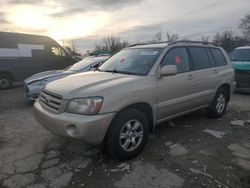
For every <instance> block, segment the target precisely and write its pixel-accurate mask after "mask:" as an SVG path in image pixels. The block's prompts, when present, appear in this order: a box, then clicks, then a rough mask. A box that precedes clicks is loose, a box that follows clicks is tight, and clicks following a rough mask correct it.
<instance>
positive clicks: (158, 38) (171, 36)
mask: <svg viewBox="0 0 250 188" xmlns="http://www.w3.org/2000/svg"><path fill="white" fill-rule="evenodd" d="M178 39H179V35H178V34H176V33H171V32H169V31H167V32H166V34H165V35H164V34H163V32H162V31H158V32H156V33H155V36H154V38H153V40H152V42H163V41H169V42H172V41H176V40H178Z"/></svg>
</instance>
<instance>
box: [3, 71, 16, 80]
mask: <svg viewBox="0 0 250 188" xmlns="http://www.w3.org/2000/svg"><path fill="white" fill-rule="evenodd" d="M1 75H8V76H9V77H11V79H12V81H14V80H15V79H14V76H13V75H12V73H11V72H9V71H0V76H1Z"/></svg>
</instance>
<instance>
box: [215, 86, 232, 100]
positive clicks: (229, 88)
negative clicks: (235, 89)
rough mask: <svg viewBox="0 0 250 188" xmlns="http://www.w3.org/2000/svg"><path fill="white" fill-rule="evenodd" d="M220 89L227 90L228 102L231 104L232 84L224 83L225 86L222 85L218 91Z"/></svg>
mask: <svg viewBox="0 0 250 188" xmlns="http://www.w3.org/2000/svg"><path fill="white" fill-rule="evenodd" d="M220 88H223V89H225V91H226V92H227V102H229V101H230V91H231V86H230V84H228V83H224V84H222V85H220V87H219V88H218V89H220ZM218 89H217V91H218Z"/></svg>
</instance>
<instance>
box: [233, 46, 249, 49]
mask: <svg viewBox="0 0 250 188" xmlns="http://www.w3.org/2000/svg"><path fill="white" fill-rule="evenodd" d="M236 49H250V46H241V47H238V48H236Z"/></svg>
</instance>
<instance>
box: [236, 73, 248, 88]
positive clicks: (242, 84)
mask: <svg viewBox="0 0 250 188" xmlns="http://www.w3.org/2000/svg"><path fill="white" fill-rule="evenodd" d="M235 80H236V82H237V87H239V88H250V71H239V70H237V71H235Z"/></svg>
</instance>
